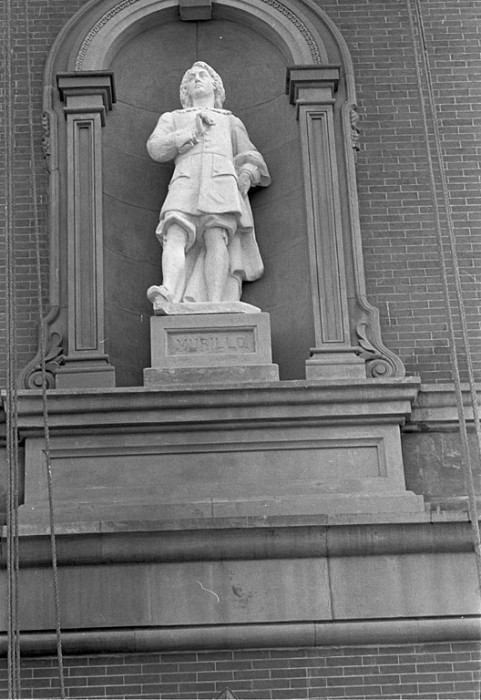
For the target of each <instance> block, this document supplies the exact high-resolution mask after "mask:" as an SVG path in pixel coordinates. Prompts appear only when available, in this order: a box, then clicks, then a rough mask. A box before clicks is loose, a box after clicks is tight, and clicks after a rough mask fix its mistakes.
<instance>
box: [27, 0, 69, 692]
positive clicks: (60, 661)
mask: <svg viewBox="0 0 481 700" xmlns="http://www.w3.org/2000/svg"><path fill="white" fill-rule="evenodd" d="M23 16H24V22H25V27H24V29H25V37H26V61H27V94H28V96H29V99H28V100H27V104H28V123H29V132H28V133H29V151H30V163H31V167H30V173H31V184H32V204H33V222H34V237H35V262H36V271H37V300H38V316H39V336H40V338H39V350H40V367H41V374H42V407H43V428H44V454H45V463H46V477H47V491H48V505H49V523H50V549H51V557H52V577H53V592H54V606H55V632H56V646H57V664H58V675H59V684H60V697H61V698H62V700H64V699H65V697H66V696H65V680H64V668H63V650H62V633H61V620H60V594H59V585H58V566H57V542H56V534H55V517H54V504H53V484H52V465H51V460H50V430H49V424H48V405H47V386H48V382H47V371H46V366H45V356H46V343H45V333H44V324H43V305H42V299H43V289H42V264H41V254H40V227H39V213H38V190H37V178H36V161H37V159H36V152H35V138H34V131H33V124H34V114H33V104H32V99H31V95H33V89H32V83H33V81H32V61H31V51H30V22H29V0H24V6H23Z"/></svg>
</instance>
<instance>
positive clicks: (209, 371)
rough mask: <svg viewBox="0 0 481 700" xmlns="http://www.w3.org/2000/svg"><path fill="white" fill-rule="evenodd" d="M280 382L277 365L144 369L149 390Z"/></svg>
mask: <svg viewBox="0 0 481 700" xmlns="http://www.w3.org/2000/svg"><path fill="white" fill-rule="evenodd" d="M278 380H279V369H278V367H277V365H254V366H252V367H251V366H249V365H247V366H245V367H240V366H239V367H235V366H231V367H192V368H188V367H180V368H177V369H176V368H171V369H155V368H153V367H148V368H147V369H144V385H145V386H146V387H147V388H160V387H168V386H170V387H175V386H178V387H180V386H183V387H189V386H198V385H202V386H211V385H212V384H218V385H220V386H225V384H241V383H243V382H250V383H255V384H262V383H263V382H275V381H278Z"/></svg>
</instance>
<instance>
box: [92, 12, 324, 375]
mask: <svg viewBox="0 0 481 700" xmlns="http://www.w3.org/2000/svg"><path fill="white" fill-rule="evenodd" d="M196 60H203V61H206V62H207V63H209V64H210V65H212V66H213V68H215V69H216V70H217V71H218V72H219V74H220V75H221V76H222V79H223V81H224V86H225V89H226V96H227V97H226V102H225V105H224V107H225V108H226V109H230V110H231V111H232V112H233V113H234V114H236V115H237V116H238V117H240V119H242V121H243V122H244V124H245V125H246V127H247V130H248V132H249V135H250V137H251V140H252V141H253V142H254V144H255V145H256V146H257V148H258V149H259V150H260V151H261V153H262V154H263V155H264V157H265V159H266V161H267V164H268V167H269V170H270V172H271V176H272V180H273V183H272V185H271V186H270V187H268V188H265V189H264V188H259V189H258V190H254V191H253V192H252V195H251V204H252V208H253V211H254V218H255V222H256V233H257V239H258V242H259V247H260V249H261V254H262V257H263V260H264V264H265V268H266V271H265V274H264V277H263V278H262V279H261V280H259V281H257V282H254V283H250V284H246V285H245V286H244V294H243V300H244V301H246V302H249V303H252V304H256V305H257V306H260V307H261V308H262V310H263V311H267V312H269V313H270V315H271V324H272V343H273V354H274V361H275V362H277V363H278V364H279V366H280V371H281V378H283V379H299V378H303V376H304V361H305V359H306V358H307V357H308V355H309V348H310V347H311V346H312V345H313V342H314V341H313V329H312V302H311V294H310V283H309V277H308V275H309V265H308V257H307V239H306V234H305V213H304V203H303V191H302V177H301V163H300V147H299V138H298V124H297V122H296V118H295V111H294V108H293V107H292V106H290V105H289V102H288V98H287V96H286V95H285V94H284V89H285V76H286V65H287V60H286V58H285V57H284V56H283V55H282V53H281V52H280V50H279V49H278V48H277V47H276V46H274V45H273V44H272V42H271V41H270V40H268V39H267V38H265V37H263V36H261V35H260V34H258V33H257V32H255V31H253V30H252V29H251V28H250V27H247V26H243V25H240V24H238V23H236V22H232V21H229V20H226V19H212V20H210V21H207V22H181V21H180V20H171V21H169V22H167V23H163V24H157V25H155V23H154V24H153V26H151V27H150V28H148V29H146V30H144V31H143V32H142V33H140V34H137V35H136V36H134V37H133V38H132V39H130V41H129V42H128V43H126V44H124V45H123V46H122V49H121V51H119V52H118V53H117V55H116V56H115V57H114V58H113V60H112V64H111V66H110V69H111V70H112V71H113V72H114V74H115V82H116V92H117V102H116V104H115V105H114V108H113V111H112V112H110V113H109V115H108V118H107V123H106V125H105V127H104V129H103V134H102V135H103V144H104V147H103V158H104V217H105V221H104V236H105V239H104V241H105V243H104V245H105V251H104V254H105V300H106V308H105V313H106V351H107V352H108V354H109V355H110V358H111V362H112V364H113V365H114V366H115V367H116V375H117V384H118V385H120V386H135V385H141V384H142V369H143V368H144V367H149V366H150V324H149V317H150V316H151V315H152V307H151V305H150V303H149V302H148V301H147V299H146V296H145V293H146V290H147V288H148V287H149V286H150V285H151V284H158V283H159V281H160V279H161V247H160V245H159V243H158V241H157V239H156V237H155V233H154V232H155V228H156V226H157V221H158V215H159V211H160V208H161V206H162V202H163V200H164V198H165V195H166V192H167V186H168V183H169V180H170V177H171V174H172V170H173V165H172V164H170V163H167V164H160V163H155V162H154V161H152V160H151V159H150V158H149V156H148V154H147V151H146V147H145V144H146V142H147V139H148V137H149V135H150V133H151V132H152V130H153V129H154V127H155V124H156V122H157V119H158V117H159V115H160V114H161V113H162V112H165V111H172V110H174V109H178V108H180V103H179V83H180V81H181V79H182V76H183V74H184V72H185V70H186V69H187V68H189V67H190V66H191V65H192V63H193V62H194V61H196Z"/></svg>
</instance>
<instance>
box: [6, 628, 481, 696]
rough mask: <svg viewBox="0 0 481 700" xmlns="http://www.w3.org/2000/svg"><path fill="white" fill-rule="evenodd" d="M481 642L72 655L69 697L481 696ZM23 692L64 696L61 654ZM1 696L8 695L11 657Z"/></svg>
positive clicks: (35, 672) (29, 676)
mask: <svg viewBox="0 0 481 700" xmlns="http://www.w3.org/2000/svg"><path fill="white" fill-rule="evenodd" d="M480 661H481V643H478V642H452V643H448V642H446V643H441V644H419V645H402V646H381V647H379V646H363V647H325V648H323V647H317V648H312V649H310V648H308V649H253V650H251V651H249V650H248V651H209V652H185V653H165V654H164V653H162V654H142V655H139V654H117V655H109V656H106V655H99V656H82V657H65V660H64V664H65V685H66V692H67V697H69V698H144V699H145V698H152V699H153V698H156V699H160V698H162V699H166V698H172V700H173V699H174V698H176V699H178V700H180V699H181V698H182V699H185V700H188V699H192V700H193V699H194V698H195V699H196V700H197V699H198V700H204V699H205V700H214V698H216V697H217V696H218V695H219V694H220V693H221V692H222V691H223V690H224V689H225V688H226V687H228V688H230V690H231V691H232V692H233V693H234V694H235V695H236V696H237V697H238V699H239V700H247V699H250V700H252V699H253V698H258V699H259V700H261V699H266V700H267V699H269V700H276V699H279V700H280V699H281V698H291V699H294V698H310V699H312V700H314V699H315V698H351V699H352V698H356V699H357V700H367V699H368V698H369V699H370V698H376V699H379V698H382V699H383V700H388V699H391V698H393V699H394V698H398V699H402V700H407V699H408V698H422V699H423V700H429V699H431V698H432V699H433V700H438V699H441V698H446V699H447V700H455V699H456V698H460V699H462V700H479V697H480V694H479V693H480V671H479V669H480ZM22 668H23V671H22V698H56V697H60V693H59V688H58V677H57V666H56V658H52V657H45V658H36V659H35V658H27V659H24V661H23V664H22ZM0 698H7V667H6V660H5V659H2V660H1V665H0Z"/></svg>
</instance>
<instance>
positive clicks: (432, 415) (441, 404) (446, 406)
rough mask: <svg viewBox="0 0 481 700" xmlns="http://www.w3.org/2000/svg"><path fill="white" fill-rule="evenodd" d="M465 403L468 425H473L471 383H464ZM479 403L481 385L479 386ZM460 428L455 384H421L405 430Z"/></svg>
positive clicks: (425, 430)
mask: <svg viewBox="0 0 481 700" xmlns="http://www.w3.org/2000/svg"><path fill="white" fill-rule="evenodd" d="M462 394H463V404H464V407H465V412H466V419H467V421H468V427H469V425H471V427H472V426H473V409H472V406H471V397H470V391H469V385H468V384H463V385H462ZM477 394H478V403H479V400H480V398H481V387H480V386H479V385H478V386H477ZM458 429H459V418H458V410H457V406H456V398H455V393H454V385H453V384H451V383H450V384H447V383H446V384H421V387H420V391H419V394H418V396H417V398H416V400H415V401H414V404H413V411H412V414H411V416H410V418H409V421H408V422H407V424H406V426H405V427H404V430H405V431H410V432H428V431H437V432H438V431H453V430H458Z"/></svg>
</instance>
